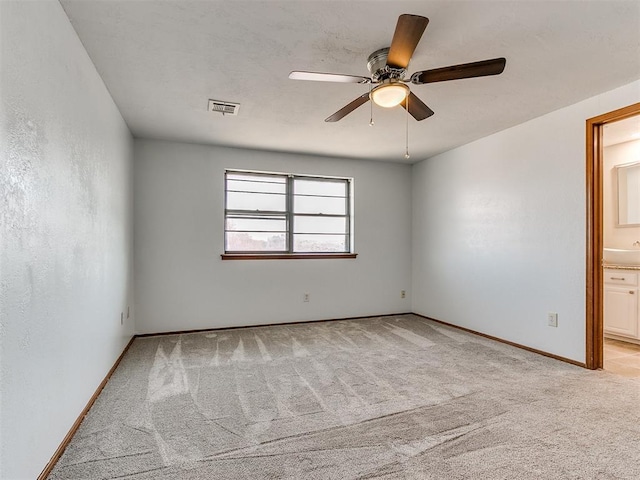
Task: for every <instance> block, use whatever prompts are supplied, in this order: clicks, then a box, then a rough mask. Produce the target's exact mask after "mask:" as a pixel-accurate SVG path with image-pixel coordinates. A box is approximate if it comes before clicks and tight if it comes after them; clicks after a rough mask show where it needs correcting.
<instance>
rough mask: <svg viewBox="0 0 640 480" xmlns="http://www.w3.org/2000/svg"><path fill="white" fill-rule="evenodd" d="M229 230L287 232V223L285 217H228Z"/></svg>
mask: <svg viewBox="0 0 640 480" xmlns="http://www.w3.org/2000/svg"><path fill="white" fill-rule="evenodd" d="M227 230H232V231H238V230H240V231H242V230H244V231H250V232H260V231H262V232H286V231H287V221H286V219H285V218H284V217H280V216H278V217H273V218H269V217H267V218H264V217H262V218H260V217H227Z"/></svg>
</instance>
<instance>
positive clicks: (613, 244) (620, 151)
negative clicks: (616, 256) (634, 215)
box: [603, 131, 640, 249]
mask: <svg viewBox="0 0 640 480" xmlns="http://www.w3.org/2000/svg"><path fill="white" fill-rule="evenodd" d="M605 135H606V131H605ZM603 157H604V175H603V183H604V191H603V198H604V245H605V247H609V248H625V249H632V248H634V246H633V243H634V242H637V241H640V227H618V226H616V219H617V216H618V207H617V205H618V200H617V195H618V189H617V177H616V171H615V168H614V167H615V166H616V165H622V164H624V163H631V162H640V140H634V141H631V142H624V143H619V144H617V145H611V146H610V147H605V148H604V152H603Z"/></svg>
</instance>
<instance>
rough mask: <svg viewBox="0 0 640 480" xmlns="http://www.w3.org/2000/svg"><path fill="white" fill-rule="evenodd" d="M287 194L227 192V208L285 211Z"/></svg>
mask: <svg viewBox="0 0 640 480" xmlns="http://www.w3.org/2000/svg"><path fill="white" fill-rule="evenodd" d="M286 200H287V197H286V195H278V194H275V193H240V192H227V209H229V210H259V211H274V212H284V211H285V209H286Z"/></svg>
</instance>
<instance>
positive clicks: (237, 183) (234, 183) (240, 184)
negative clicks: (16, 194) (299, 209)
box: [227, 180, 287, 194]
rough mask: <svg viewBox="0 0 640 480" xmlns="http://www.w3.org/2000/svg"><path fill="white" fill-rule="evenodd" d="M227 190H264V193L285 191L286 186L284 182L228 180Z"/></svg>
mask: <svg viewBox="0 0 640 480" xmlns="http://www.w3.org/2000/svg"><path fill="white" fill-rule="evenodd" d="M227 190H228V191H230V190H236V191H238V190H239V191H241V192H264V193H283V194H284V193H287V186H286V184H284V183H271V182H245V181H242V180H228V181H227Z"/></svg>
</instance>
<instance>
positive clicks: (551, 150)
mask: <svg viewBox="0 0 640 480" xmlns="http://www.w3.org/2000/svg"><path fill="white" fill-rule="evenodd" d="M638 101H640V81H638V82H634V83H632V84H629V85H627V86H625V87H621V88H619V89H616V90H613V91H610V92H607V93H603V94H601V95H598V96H596V97H593V98H590V99H588V100H585V101H582V102H580V103H577V104H575V105H572V106H570V107H566V108H563V109H561V110H558V111H555V112H552V113H549V114H547V115H544V116H542V117H539V118H536V119H534V120H531V121H529V122H526V123H524V124H522V125H519V126H516V127H513V128H510V129H508V130H505V131H502V132H499V133H496V134H494V135H491V136H489V137H486V138H483V139H481V140H478V141H475V142H473V143H470V144H467V145H465V146H462V147H459V148H457V149H454V150H451V151H449V152H446V153H443V154H441V155H438V156H435V157H433V158H430V159H428V160H425V161H423V162H420V163H418V164H416V165H414V168H413V175H412V177H413V187H412V192H413V258H412V261H413V284H412V285H413V311H414V312H416V313H420V314H423V315H426V316H429V317H433V318H437V319H440V320H443V321H446V322H450V323H453V324H456V325H460V326H463V327H467V328H470V329H473V330H476V331H479V332H483V333H486V334H489V335H494V336H497V337H500V338H503V339H506V340H510V341H513V342H517V343H519V344H522V345H526V346H529V347H533V348H537V349H540V350H544V351H547V352H550V353H554V354H556V355H561V356H563V357H567V358H570V359H573V360H577V361H581V362H582V361H584V360H585V288H586V286H585V285H586V281H585V276H586V273H585V263H586V262H585V258H586V253H585V248H586V247H585V245H586V195H585V192H586V186H585V181H586V180H585V178H586V177H585V171H586V167H585V165H586V157H585V121H586V119H588V118H591V117H594V116H596V115H599V114H602V113H605V112H609V111H612V110H615V109H617V108H621V107H623V106H626V105H630V104H632V103H635V102H638ZM548 312H557V313H558V314H559V326H558V328H552V327H548V326H547V313H548Z"/></svg>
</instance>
